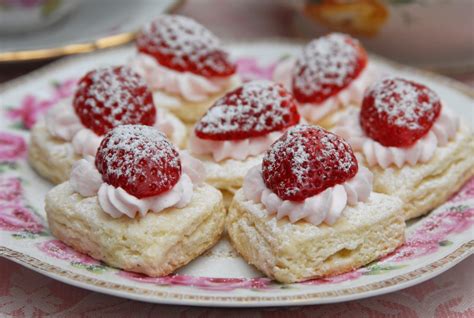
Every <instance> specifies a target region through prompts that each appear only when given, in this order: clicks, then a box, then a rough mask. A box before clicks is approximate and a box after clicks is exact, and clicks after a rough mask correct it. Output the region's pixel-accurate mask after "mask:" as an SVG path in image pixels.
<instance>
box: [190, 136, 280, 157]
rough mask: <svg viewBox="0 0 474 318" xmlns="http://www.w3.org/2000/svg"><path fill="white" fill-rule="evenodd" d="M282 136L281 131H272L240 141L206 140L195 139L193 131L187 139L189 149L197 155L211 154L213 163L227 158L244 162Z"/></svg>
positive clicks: (263, 150)
mask: <svg viewBox="0 0 474 318" xmlns="http://www.w3.org/2000/svg"><path fill="white" fill-rule="evenodd" d="M282 134H283V132H281V131H274V132H271V133H268V134H266V135H263V136H259V137H251V138H245V139H240V140H208V139H201V138H199V137H197V136H196V134H195V133H194V131H193V132H192V133H191V136H190V137H189V149H190V150H191V152H192V153H194V154H197V155H205V154H211V155H212V157H213V158H214V160H215V161H221V160H224V159H227V158H231V159H236V160H245V159H247V158H248V157H250V156H257V155H259V154H261V153H263V152H265V151H266V150H267V149H268V148H270V146H271V145H272V144H273V143H274V142H275V141H276V140H277V139H278V138H280V136H281V135H282Z"/></svg>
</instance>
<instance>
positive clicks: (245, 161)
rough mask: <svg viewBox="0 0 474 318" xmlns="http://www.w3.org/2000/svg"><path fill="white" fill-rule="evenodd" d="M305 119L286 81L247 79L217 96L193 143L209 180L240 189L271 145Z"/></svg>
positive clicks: (192, 136)
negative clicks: (282, 82)
mask: <svg viewBox="0 0 474 318" xmlns="http://www.w3.org/2000/svg"><path fill="white" fill-rule="evenodd" d="M299 120H300V116H299V114H298V111H297V108H296V104H295V101H294V99H293V97H292V96H291V94H290V93H288V92H287V91H286V90H285V88H284V87H283V86H282V85H280V84H276V83H273V82H270V81H266V80H258V81H251V82H247V83H245V84H243V85H242V86H241V87H238V88H236V89H235V90H233V91H231V92H229V93H227V94H226V95H224V96H223V97H222V98H220V99H219V100H217V101H216V103H215V104H214V105H213V106H212V107H211V108H210V109H209V110H208V111H207V112H206V114H205V115H204V116H203V117H202V118H201V119H200V120H199V122H198V123H197V124H196V126H195V128H194V131H193V132H192V133H191V134H190V138H189V149H190V152H191V153H192V154H193V155H195V156H196V157H197V158H199V159H200V160H201V161H202V162H203V163H204V165H205V167H206V173H207V178H206V182H208V183H209V184H211V185H213V186H215V187H216V188H218V189H221V190H226V191H230V192H235V191H236V190H237V189H238V188H240V187H241V186H242V182H243V180H244V176H245V175H246V174H247V172H248V170H249V169H250V168H251V167H253V166H255V165H257V164H259V163H260V162H261V161H262V158H263V153H264V152H265V151H266V150H267V149H268V148H269V147H270V145H271V144H272V143H273V142H274V141H275V140H276V139H277V138H278V137H280V136H281V135H282V134H283V132H284V131H285V130H286V129H287V128H288V127H291V126H293V125H295V124H297V123H298V122H299Z"/></svg>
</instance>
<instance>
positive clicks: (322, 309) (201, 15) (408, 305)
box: [0, 0, 474, 318]
mask: <svg viewBox="0 0 474 318" xmlns="http://www.w3.org/2000/svg"><path fill="white" fill-rule="evenodd" d="M249 4H252V5H253V6H252V10H249V9H248V7H247V5H249ZM209 8H212V10H209ZM179 13H182V14H187V15H191V16H193V17H195V18H197V19H198V20H199V21H200V22H202V23H204V24H206V25H207V26H209V28H211V29H212V30H213V31H215V33H217V34H218V35H219V36H221V37H223V38H247V39H248V38H262V37H265V38H269V37H276V36H278V37H281V36H291V33H290V29H289V28H288V20H289V19H291V16H292V12H291V11H289V10H288V9H287V8H285V7H283V6H281V5H279V4H278V2H275V1H270V0H264V1H248V0H242V1H235V0H234V1H222V0H201V1H188V2H187V3H186V4H185V5H184V6H183V7H182V8H181V9H180V10H179ZM282 22H284V23H282ZM3 68H5V66H3ZM31 68H32V66H31V65H25V66H24V67H23V68H22V66H19V65H15V66H12V67H11V68H8V69H6V72H2V73H3V75H0V81H5V80H7V79H10V78H13V77H15V76H18V75H20V74H22V73H26V72H27V71H29V70H31ZM458 78H459V79H461V80H463V81H464V82H466V83H468V84H470V85H473V86H474V74H467V75H463V76H461V77H458ZM473 268H474V257H472V256H471V257H470V258H469V259H467V260H465V261H463V262H462V263H461V264H459V265H457V266H455V267H454V268H452V269H451V270H449V271H447V272H446V273H444V274H442V275H440V276H438V277H436V278H433V279H431V280H429V281H427V282H425V283H423V284H420V285H418V286H414V287H411V288H408V289H405V290H402V291H399V292H395V293H391V294H387V295H383V296H378V297H373V298H369V299H365V300H361V301H353V302H346V303H341V304H334V305H324V306H307V307H298V308H268V309H212V308H193V307H184V306H165V305H152V304H146V303H140V302H136V301H130V300H126V299H120V298H116V297H112V296H107V295H102V294H98V293H94V292H89V291H87V290H83V289H79V288H75V287H71V286H68V285H65V284H63V283H60V282H57V281H54V280H52V279H49V278H47V277H45V276H42V275H39V274H36V273H35V272H33V271H30V270H28V269H25V268H23V267H21V266H19V265H16V264H14V263H12V262H10V261H7V260H4V259H0V316H4V315H12V316H15V317H39V316H43V315H54V316H60V317H78V316H80V317H102V316H113V317H223V316H228V317H234V316H235V317H240V316H241V315H242V316H245V317H281V318H283V317H293V318H298V317H351V318H353V317H474V276H473V275H472V269H473Z"/></svg>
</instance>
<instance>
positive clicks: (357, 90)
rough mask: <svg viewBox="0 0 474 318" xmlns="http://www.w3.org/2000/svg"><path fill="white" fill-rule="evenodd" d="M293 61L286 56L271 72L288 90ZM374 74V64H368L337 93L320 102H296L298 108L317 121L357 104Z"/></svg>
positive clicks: (290, 83) (275, 79)
mask: <svg viewBox="0 0 474 318" xmlns="http://www.w3.org/2000/svg"><path fill="white" fill-rule="evenodd" d="M295 63H296V58H294V57H290V58H286V59H284V60H282V61H281V62H280V63H278V65H277V66H276V68H275V71H274V73H273V80H274V81H275V82H277V83H281V84H283V85H284V86H285V87H286V88H287V89H289V90H290V91H292V76H293V68H294V66H295ZM375 74H376V71H375V70H374V66H373V65H371V64H368V65H367V66H366V67H365V68H364V70H362V72H361V73H360V74H359V76H358V77H357V78H355V79H354V80H353V81H352V82H351V83H350V84H349V85H348V86H347V87H345V88H344V89H342V90H341V91H340V92H338V93H337V94H335V95H333V96H331V97H329V98H328V99H326V100H325V101H324V102H322V103H304V104H298V106H299V107H298V110H299V112H300V114H301V115H302V116H303V117H304V118H306V119H307V120H309V121H311V122H317V121H319V120H321V119H322V118H324V117H325V116H327V115H329V114H331V113H333V112H334V111H335V110H337V109H339V108H344V107H347V106H348V105H350V104H354V105H356V106H359V105H360V104H361V103H362V99H363V98H364V91H365V89H366V88H367V87H368V86H369V85H370V84H371V83H372V82H373V81H374V80H375V78H376V75H375Z"/></svg>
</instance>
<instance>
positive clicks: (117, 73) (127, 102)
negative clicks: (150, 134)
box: [73, 66, 156, 136]
mask: <svg viewBox="0 0 474 318" xmlns="http://www.w3.org/2000/svg"><path fill="white" fill-rule="evenodd" d="M73 106H74V110H75V112H76V114H77V116H78V117H79V119H80V121H81V123H82V124H83V125H84V126H85V127H87V128H89V129H91V130H92V131H93V132H94V133H96V134H97V135H99V136H101V135H104V134H106V133H107V132H108V131H109V130H111V129H112V128H114V127H117V126H119V125H126V124H141V125H147V126H152V125H153V124H154V123H155V121H156V109H155V106H154V104H153V96H152V94H151V92H150V90H149V89H148V87H147V84H146V83H145V81H144V80H143V79H142V77H141V76H140V75H138V74H137V73H135V72H134V71H132V70H131V69H130V68H128V67H126V66H116V67H106V68H99V69H96V70H93V71H90V72H88V73H87V74H86V75H84V77H82V79H81V80H80V81H79V84H78V88H77V91H76V94H75V96H74V101H73Z"/></svg>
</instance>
